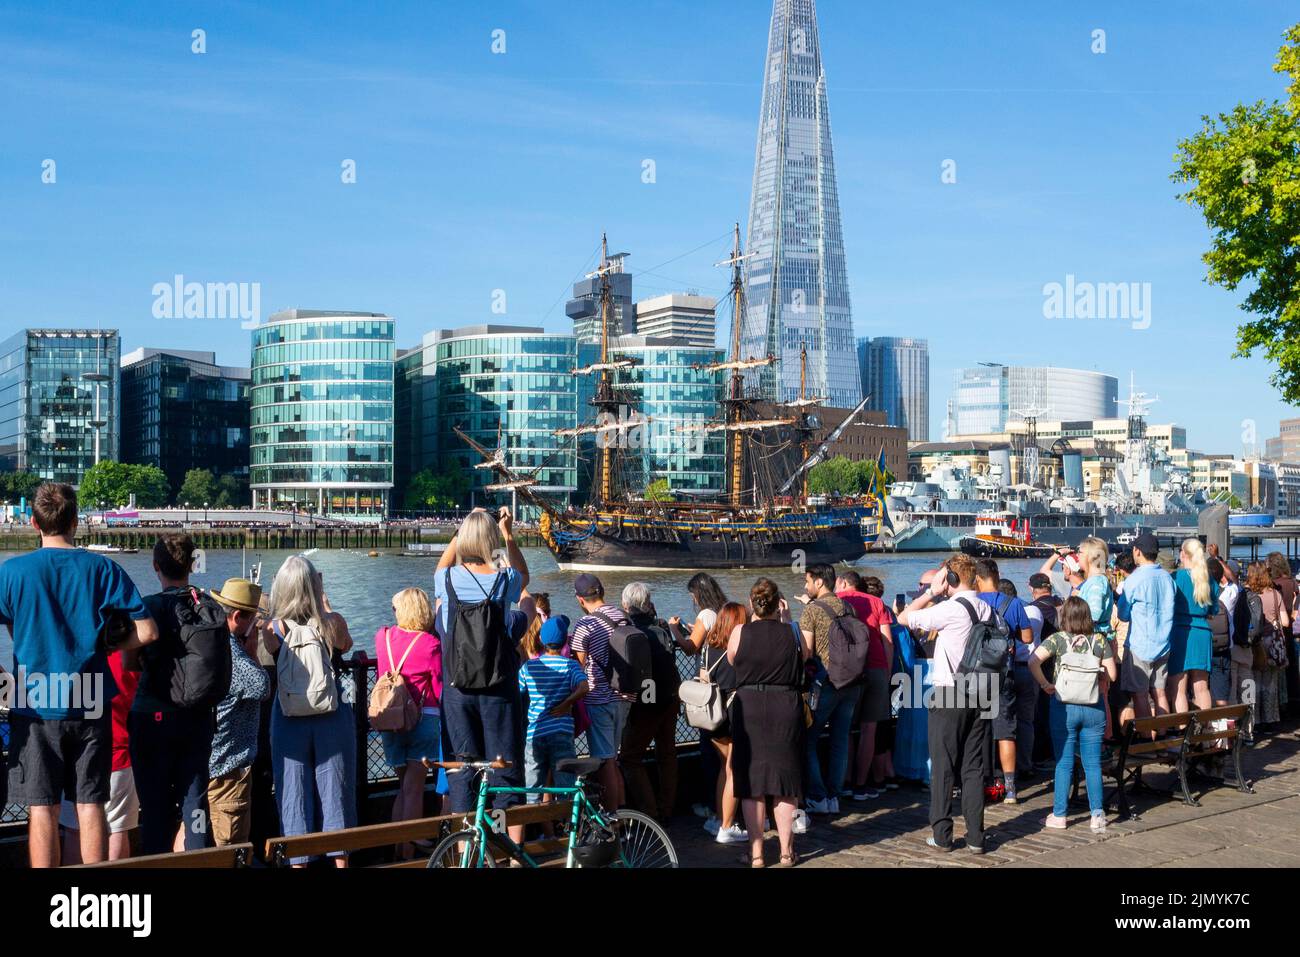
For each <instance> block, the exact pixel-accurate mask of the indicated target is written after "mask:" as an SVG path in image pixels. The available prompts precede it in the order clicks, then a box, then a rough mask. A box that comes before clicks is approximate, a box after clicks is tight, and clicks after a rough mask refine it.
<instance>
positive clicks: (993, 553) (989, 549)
mask: <svg viewBox="0 0 1300 957" xmlns="http://www.w3.org/2000/svg"><path fill="white" fill-rule="evenodd" d="M960 547H961V550H962V551H963V552H965V553H966V554H967V555H970V556H972V557H974V558H1046V557H1047V556H1049V555H1051V554H1052V551H1053V548H1052V546H1051V545H1040V544H1037V543H1035V542H1029V543H1027V544H1020V543H1018V542H999V541H993V540H990V539H987V538H979V537H977V536H975V535H963V536H962V537H961V540H960Z"/></svg>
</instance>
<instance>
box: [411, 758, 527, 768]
mask: <svg viewBox="0 0 1300 957" xmlns="http://www.w3.org/2000/svg"><path fill="white" fill-rule="evenodd" d="M424 766H425V767H426V768H430V769H432V768H442V769H443V770H444V771H461V770H464V769H465V768H469V769H471V770H474V771H489V770H490V771H501V770H504V769H506V768H511V767H514V762H513V761H506V760H503V759H502V758H497V759H496V760H494V761H430V760H429V759H428V758H425V759H424Z"/></svg>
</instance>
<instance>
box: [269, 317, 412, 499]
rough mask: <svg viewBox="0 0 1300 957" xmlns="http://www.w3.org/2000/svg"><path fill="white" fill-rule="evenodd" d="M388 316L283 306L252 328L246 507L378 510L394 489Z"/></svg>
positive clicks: (392, 361)
mask: <svg viewBox="0 0 1300 957" xmlns="http://www.w3.org/2000/svg"><path fill="white" fill-rule="evenodd" d="M393 363H394V349H393V320H392V319H391V318H389V317H388V316H385V315H382V314H380V313H373V312H329V311H319V310H314V309H289V310H286V311H284V312H277V313H275V314H274V315H272V316H271V317H270V318H268V319H267V320H266V322H265V323H263V324H262V325H261V326H259V327H258V328H256V329H255V330H253V357H252V369H251V371H252V412H251V419H250V443H249V449H250V468H249V479H250V485H251V487H252V495H253V505H254V507H273V508H274V507H285V506H292V507H295V508H301V509H306V510H310V511H314V512H316V513H318V514H330V513H349V514H362V515H375V516H381V515H383V514H385V513H386V512H387V509H388V503H389V494H390V492H391V490H392V488H393Z"/></svg>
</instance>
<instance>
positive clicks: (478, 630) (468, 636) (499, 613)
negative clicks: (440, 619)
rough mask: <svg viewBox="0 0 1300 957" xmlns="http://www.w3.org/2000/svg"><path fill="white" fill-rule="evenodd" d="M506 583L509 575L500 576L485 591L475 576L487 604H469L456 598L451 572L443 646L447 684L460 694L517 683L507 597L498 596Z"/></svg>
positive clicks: (517, 659)
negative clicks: (499, 590) (508, 626)
mask: <svg viewBox="0 0 1300 957" xmlns="http://www.w3.org/2000/svg"><path fill="white" fill-rule="evenodd" d="M470 574H473V573H472V572H471V573H470ZM505 580H506V577H505V575H503V574H501V573H498V574H497V577H496V578H495V579H494V580H493V582H492V587H491V589H489V590H487V591H484V590H483V583H482V582H480V581H479V580H478V576H477V575H474V584H475V585H478V588H479V591H481V592H483V600H482V601H476V602H466V601H461V600H460V599H459V598H457V597H456V589H455V588H453V587H452V584H451V569H447V577H446V590H447V641H446V643H445V644H444V645H443V666H444V668H445V669H446V672H447V673H448V674H450V680H449V681H448V682H447V683H448V684H450V685H451V686H452V687H453V688H456V689H457V690H459V691H487V690H488V689H489V688H495V687H496V686H497V685H500V684H501V683H502V682H505V681H513V680H515V678H516V676H517V675H518V673H519V652H518V651H516V650H515V643H514V642H512V641H511V640H510V634H509V629H508V628H507V626H506V602H505V595H504V594H502V595H501V596H499V597H498V596H497V590H498V588H500V587H501V585H502V582H504V581H505ZM448 657H450V658H451V662H450V664H448V662H447V658H448Z"/></svg>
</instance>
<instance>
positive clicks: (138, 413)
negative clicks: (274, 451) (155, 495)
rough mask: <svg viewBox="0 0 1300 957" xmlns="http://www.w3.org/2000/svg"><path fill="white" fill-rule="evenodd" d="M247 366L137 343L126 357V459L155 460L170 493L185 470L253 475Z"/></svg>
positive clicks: (152, 462) (207, 354) (243, 476)
mask: <svg viewBox="0 0 1300 957" xmlns="http://www.w3.org/2000/svg"><path fill="white" fill-rule="evenodd" d="M249 387H250V385H249V370H248V369H244V368H234V367H230V366H219V365H217V356H216V353H213V352H189V351H180V350H163V349H136V350H135V351H134V352H131V353H128V354H127V355H125V356H123V357H122V461H124V462H131V463H134V464H137V465H156V466H158V467H159V468H160V469H162V470H163V472H164V473H165V474H166V476H167V483H168V484H169V485H170V486H171V490H172V493H173V494H175V493H176V492H178V491H180V487H181V485H182V484H183V483H184V481H185V473H186V472H188V471H189V470H190V469H207V470H208V471H210V472H211V473H212V474H213V475H214V476H216V477H217V478H220V477H221V476H223V475H231V476H234V477H235V478H236V479H237V480H238V481H239V483H240V485H241V486H242V485H244V484H246V483H247V481H248V417H249V406H248V402H249Z"/></svg>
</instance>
